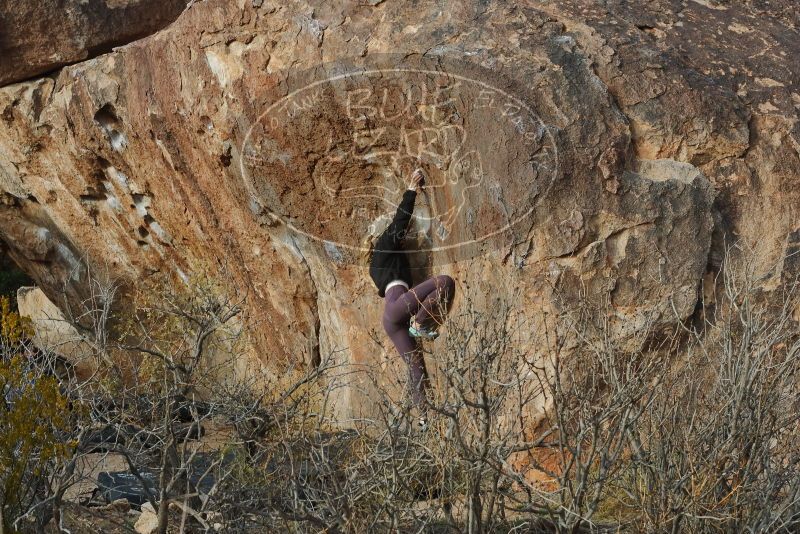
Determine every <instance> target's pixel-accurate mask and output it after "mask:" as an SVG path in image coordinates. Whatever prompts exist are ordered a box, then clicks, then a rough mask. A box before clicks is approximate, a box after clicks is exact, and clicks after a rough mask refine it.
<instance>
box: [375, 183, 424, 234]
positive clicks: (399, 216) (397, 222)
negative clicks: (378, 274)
mask: <svg viewBox="0 0 800 534" xmlns="http://www.w3.org/2000/svg"><path fill="white" fill-rule="evenodd" d="M424 181H425V175H424V173H423V172H422V170H421V169H417V170H415V171H414V173H413V174H412V175H411V182H410V183H409V185H408V189H406V191H405V192H404V193H403V200H402V201H401V202H400V205H399V206H398V207H397V211H396V212H395V214H394V218H393V219H392V222H391V223H390V224H389V227H388V228H386V230H385V231H384V232H383V234H382V235H381V237H380V238H379V239H378V242H377V243H376V244H375V249H376V250H399V249H401V248H402V247H403V239H404V238H405V236H406V233H407V232H408V225H409V224H410V223H411V217H412V215H413V214H414V202H415V201H416V199H417V191H416V189H417V187H421V186H422V184H423V183H424Z"/></svg>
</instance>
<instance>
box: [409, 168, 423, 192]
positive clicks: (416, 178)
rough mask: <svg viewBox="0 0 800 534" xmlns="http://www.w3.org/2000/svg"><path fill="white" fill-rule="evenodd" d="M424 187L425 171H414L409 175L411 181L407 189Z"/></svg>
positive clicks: (419, 169)
mask: <svg viewBox="0 0 800 534" xmlns="http://www.w3.org/2000/svg"><path fill="white" fill-rule="evenodd" d="M424 185H425V171H423V170H422V169H421V168H417V169H414V172H413V173H411V181H410V182H409V184H408V188H409V189H416V188H418V187H419V188H422V187H423V186H424Z"/></svg>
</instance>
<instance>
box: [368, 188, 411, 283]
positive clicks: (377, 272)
mask: <svg viewBox="0 0 800 534" xmlns="http://www.w3.org/2000/svg"><path fill="white" fill-rule="evenodd" d="M416 198H417V192H416V191H414V190H411V189H408V190H406V192H405V193H403V200H402V201H401V202H400V205H399V206H398V207H397V211H396V212H395V214H394V218H393V219H392V222H391V223H390V224H389V226H388V227H387V228H386V230H384V232H383V233H382V234H381V236H380V237H379V238H378V241H377V242H376V243H375V248H374V250H373V252H372V261H371V262H370V265H369V275H370V276H371V277H372V280H373V281H374V282H375V285H376V286H377V287H378V295H380V296H381V297H383V296H384V295H385V291H386V286H387V284H389V282H391V281H392V280H402V281H404V282H405V283H407V284H408V287H411V268H410V266H409V263H408V256H407V254H406V253H405V251H404V249H403V239H404V238H405V236H406V233H407V232H408V225H409V223H410V222H411V216H412V214H413V213H414V201H415V200H416Z"/></svg>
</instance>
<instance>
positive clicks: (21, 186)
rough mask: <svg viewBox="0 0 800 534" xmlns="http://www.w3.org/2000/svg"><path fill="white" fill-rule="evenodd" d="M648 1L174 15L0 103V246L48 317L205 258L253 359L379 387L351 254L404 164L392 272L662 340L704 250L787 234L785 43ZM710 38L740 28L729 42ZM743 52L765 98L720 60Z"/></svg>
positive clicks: (793, 154)
mask: <svg viewBox="0 0 800 534" xmlns="http://www.w3.org/2000/svg"><path fill="white" fill-rule="evenodd" d="M673 3H675V2H673ZM673 3H670V2H666V1H665V2H661V4H664V5H663V6H661V5H659V6H656V7H653V8H652V13H651V14H650V15H648V14H647V13H648V12H647V11H645V12H643V13H639V14H637V17H644V18H642V20H641V21H638V19H637V21H638V22H630V21H629V19H627V18H624V17H623V15H624V13H622V12H620V13H619V14H618V13H617V12H616V11H615V9H616V8H614V7H613V6H611V8H608V9H606V8H603V9H602V10H601V9H600V7H598V6H597V5H595V4H594V3H593V2H589V1H588V0H583V1H580V2H578V1H576V2H572V3H570V2H559V3H543V4H541V5H539V4H532V5H531V6H530V7H526V6H520V7H516V8H512V7H508V6H506V5H505V4H503V3H488V4H486V3H475V4H474V5H473V4H468V3H458V4H456V5H452V6H450V5H448V6H447V8H446V9H445V8H443V7H441V5H440V4H437V3H434V2H418V3H415V4H413V6H412V5H411V4H407V3H404V2H384V3H379V4H378V5H376V6H363V5H358V3H356V2H346V3H336V4H335V5H331V4H330V3H325V2H303V1H290V2H281V3H277V2H268V1H264V2H260V1H258V2H251V1H246V2H245V1H241V2H228V1H222V0H207V1H205V2H201V3H198V4H196V5H194V6H192V7H191V8H190V9H189V10H188V11H187V12H186V13H184V14H183V15H182V16H181V17H180V18H179V19H178V20H177V21H176V22H175V23H174V24H172V25H171V26H170V27H169V28H167V29H166V30H164V31H162V32H160V33H158V34H156V35H154V36H152V37H149V38H147V39H144V40H142V41H138V42H136V43H132V44H130V45H128V46H125V47H122V48H121V49H119V50H117V51H115V52H113V53H111V54H108V55H104V56H101V57H98V58H96V59H92V60H90V61H86V62H83V63H80V64H77V65H74V66H71V67H67V68H64V69H63V70H62V71H61V72H60V73H59V75H58V76H57V77H55V78H45V79H41V80H35V81H31V82H26V83H23V84H18V85H14V86H9V87H6V88H4V89H2V90H0V117H2V119H0V190H3V191H5V195H4V196H3V203H2V205H0V221H2V224H0V238H2V239H3V240H4V241H5V242H6V243H8V245H9V248H10V253H11V254H13V257H14V258H15V260H16V261H17V262H18V263H19V264H20V265H21V266H23V267H24V268H26V269H27V270H28V272H29V273H30V274H31V275H33V276H34V277H35V278H36V280H37V282H39V283H40V284H41V286H42V288H43V289H44V291H45V293H47V294H48V296H50V297H51V298H52V299H53V300H54V301H56V302H63V298H65V297H64V296H63V293H64V291H63V290H64V288H65V287H66V298H69V299H79V298H80V297H81V295H82V294H83V293H84V291H85V284H86V281H85V276H84V275H83V274H82V273H81V270H80V265H81V264H82V263H84V262H85V261H89V262H90V263H92V264H93V265H100V266H103V268H104V269H106V268H107V269H108V270H109V271H110V272H111V273H112V274H113V275H115V276H117V277H120V278H122V279H124V280H127V281H128V282H129V283H146V282H147V280H148V279H149V277H150V276H151V275H153V274H155V273H158V272H161V273H171V274H172V275H174V277H175V279H176V280H180V279H186V278H187V277H189V276H191V275H192V273H193V270H197V269H212V270H216V269H219V267H220V266H222V265H224V266H225V268H226V269H227V270H228V271H229V272H231V273H232V274H233V276H234V278H235V280H236V282H237V285H238V286H239V288H240V290H241V291H242V292H243V293H244V292H246V293H247V294H248V297H249V307H250V309H249V310H248V311H249V314H250V316H251V317H252V318H253V319H254V320H255V321H257V323H258V324H259V328H258V329H257V331H256V335H255V336H254V339H253V350H252V354H250V355H249V356H248V358H250V361H251V362H252V363H254V364H256V365H263V366H266V367H269V366H274V365H275V363H276V362H278V361H282V360H285V359H288V360H289V361H295V362H303V363H306V364H313V363H314V362H315V361H318V359H319V357H320V356H319V355H320V354H326V353H329V352H334V351H337V352H336V353H337V357H339V358H340V359H341V360H342V361H343V362H344V363H347V364H349V365H352V366H356V367H357V366H359V365H361V364H364V365H368V366H372V367H370V368H371V369H373V371H372V372H373V373H375V372H381V371H380V369H381V367H379V365H380V364H381V363H382V362H385V361H386V359H387V358H389V357H391V358H392V359H393V360H395V358H394V353H393V348H392V347H391V345H390V344H389V343H388V340H386V339H385V335H384V334H383V332H382V330H381V326H380V321H379V319H378V318H379V317H380V313H381V309H382V302H381V300H380V298H378V297H377V295H376V292H375V288H374V286H373V285H372V282H371V280H369V278H368V276H367V273H366V269H365V266H364V265H361V264H359V263H358V261H357V258H358V256H359V252H360V251H359V248H360V246H361V243H362V241H363V240H364V238H365V237H366V236H367V235H368V234H369V233H370V231H371V230H373V231H374V230H376V228H379V227H380V226H381V224H382V222H385V221H386V218H387V216H388V215H390V214H391V212H392V211H393V207H394V205H395V204H396V202H397V200H398V199H399V194H400V191H401V190H402V188H403V183H402V178H403V176H404V173H407V172H408V170H409V169H410V168H411V167H413V165H414V164H415V162H416V161H417V159H419V160H420V161H421V162H422V163H423V164H424V165H425V166H426V167H427V168H428V170H429V173H430V175H431V177H430V179H431V185H432V187H431V191H430V194H429V195H427V196H426V197H424V198H420V200H419V203H418V210H417V214H418V217H417V219H416V221H415V227H414V229H415V234H414V237H415V238H416V243H418V244H419V253H417V254H415V257H414V263H415V265H418V266H419V269H418V270H417V276H418V277H419V278H423V277H424V276H426V275H428V274H432V273H438V272H443V273H446V274H450V275H452V276H453V277H454V278H455V279H456V280H457V283H458V289H459V292H460V294H461V295H462V297H463V295H464V294H465V293H467V292H470V291H472V292H475V291H477V292H479V293H481V294H487V293H492V292H497V293H503V292H505V289H503V288H512V287H519V288H521V290H522V293H523V294H524V295H526V300H525V303H524V304H522V305H521V306H522V309H523V310H524V311H525V312H526V313H530V314H532V315H533V314H536V313H538V312H539V311H547V310H553V309H556V308H558V306H560V305H561V304H563V302H565V300H564V299H565V298H566V302H567V303H568V302H569V301H570V299H573V300H575V299H577V298H578V295H579V294H582V293H586V292H588V294H589V295H591V296H592V297H593V298H597V299H606V300H609V301H610V302H611V303H612V305H613V306H614V310H615V313H616V315H617V318H618V319H620V321H619V322H620V324H621V325H622V326H621V327H620V330H619V334H620V335H621V336H629V335H631V334H632V333H635V332H636V330H637V329H638V328H640V327H642V326H643V325H644V324H646V323H647V322H648V321H650V320H654V321H655V322H656V323H658V324H662V325H666V324H672V323H673V322H674V321H675V320H676V319H677V318H686V317H688V316H690V315H691V314H692V313H693V311H694V309H695V306H696V304H697V298H698V291H699V285H700V281H701V279H702V278H703V276H704V274H705V273H706V271H707V269H708V268H709V267H710V268H714V264H715V262H716V261H718V253H719V250H720V249H721V246H722V244H723V243H724V242H725V239H728V240H730V239H731V238H739V239H742V240H744V241H746V242H747V243H748V244H752V245H753V246H754V247H756V248H757V249H758V250H759V251H760V253H761V255H762V257H763V258H764V264H763V270H764V271H765V272H766V271H768V270H769V269H771V268H772V267H770V266H771V264H770V262H771V261H772V262H773V263H774V259H775V258H777V257H778V256H779V255H780V254H781V253H783V252H784V251H785V250H786V248H787V247H788V246H790V244H791V243H795V242H796V241H797V240H796V239H795V240H794V241H791V239H793V238H791V236H792V235H796V230H797V228H798V220H800V219H799V218H798V216H797V211H796V210H797V206H798V202H797V201H798V198H797V197H798V196H799V195H800V193H799V192H798V191H800V190H798V188H796V187H794V186H793V185H794V184H796V183H797V179H798V169H800V163H798V148H797V147H798V144H799V143H798V136H799V135H800V130H799V129H798V125H797V122H796V118H795V109H796V108H795V106H796V105H800V101H797V98H800V97H796V96H794V95H796V94H798V89H797V87H796V84H797V73H798V72H800V68H797V65H796V64H795V65H791V63H792V62H793V61H794V62H796V59H795V58H796V57H798V54H797V52H798V51H797V50H792V46H794V47H795V48H796V47H797V40H796V39H794V40H792V39H791V35H792V34H793V33H792V32H794V30H793V29H791V28H789V27H788V26H787V22H786V21H780V20H778V19H775V18H769V17H767V18H766V19H764V17H760V18H756V17H754V16H753V12H752V10H751V9H750V8H748V7H747V6H740V7H730V6H728V7H725V9H724V10H722V9H714V8H712V7H708V6H706V5H703V4H700V3H692V2H689V5H685V4H681V5H682V6H683V8H682V10H680V11H679V10H677V8H676V9H673V10H672V11H669V10H668V9H667V8H671V6H672V4H673ZM675 4H676V6H677V4H678V3H675ZM662 8H663V9H662ZM620 9H622V8H620ZM662 11H663V12H664V13H671V14H670V15H666V14H662ZM712 11H713V12H714V13H712ZM723 11H724V13H723ZM647 17H650V18H647ZM651 19H652V20H651ZM787 20H789V19H787ZM679 23H680V24H679ZM735 25H740V26H742V27H747V28H752V29H753V32H754V33H756V34H757V35H756V36H754V37H752V38H753V39H755V40H754V41H753V42H752V44H751V45H748V46H747V47H745V50H739V49H738V48H736V47H733V48H731V47H732V46H733V44H734V43H735V44H736V46H737V47H740V46H741V41H739V40H737V39H732V40H730V43H728V41H726V40H725V39H728V37H729V35H728V33H729V32H733V31H734V30H728V29H727V28H728V26H731V27H734V28H739V29H740V26H735ZM717 29H720V31H721V32H722V31H723V30H724V32H723V34H724V36H725V39H720V38H717V37H716V36H717V35H718V33H717V31H716V30H717ZM656 30H658V31H656ZM725 32H728V33H725ZM703 35H705V36H708V37H707V39H706V41H711V42H709V43H705V42H703V43H700V44H702V45H703V47H702V50H701V51H699V50H697V47H689V46H688V45H686V48H685V50H686V52H685V53H684V52H681V51H680V50H684V49H683V48H679V49H678V51H676V50H673V48H672V47H673V43H678V42H681V43H683V42H684V41H686V40H687V39H694V40H698V39H700V38H701V37H702V36H703ZM737 35H738V34H737ZM747 35H748V36H749V35H750V34H749V33H748V34H747ZM793 35H795V36H796V33H795V34H793ZM710 36H714V37H713V38H712V37H710ZM758 36H763V37H764V38H765V39H767V38H768V39H772V40H771V41H769V42H770V43H772V45H771V47H770V48H769V49H768V50H765V51H764V55H765V59H764V60H763V61H773V62H774V63H775V65H776V66H777V65H781V68H777V67H776V69H774V72H773V73H772V74H770V76H769V77H770V79H771V80H774V82H775V83H773V82H768V83H761V84H759V83H758V82H757V81H756V78H761V79H762V82H763V79H764V78H765V77H767V73H764V72H761V71H759V70H756V66H759V65H761V63H760V61H761V60H759V62H756V63H752V65H751V63H748V62H744V63H741V62H740V61H739V60H738V59H737V57H738V56H735V55H731V56H730V57H729V56H728V54H729V53H730V51H731V50H734V49H735V50H736V54H739V53H741V54H746V53H749V51H750V50H753V49H754V47H756V44H755V43H756V41H758V39H757V37H758ZM747 38H748V39H750V38H751V37H747ZM759 42H760V41H759ZM726 43H728V44H726ZM706 45H707V46H706ZM681 46H684V44H682V45H681ZM698 46H699V45H698ZM758 46H762V45H758ZM782 52H785V53H786V54H785V55H783V56H782V55H781V54H782ZM781 57H782V58H783V59H782V63H781ZM712 65H714V67H713V68H712ZM737 65H738V66H737ZM748 65H749V66H748ZM787 65H788V66H787ZM745 67H746V68H745ZM730 69H742V70H737V71H736V73H735V74H731V70H730ZM442 71H444V72H446V73H447V75H444V74H441V72H442ZM398 73H401V74H402V75H398ZM743 87H746V89H747V91H748V92H747V96H746V97H743V96H741V95H740V94H738V93H741V92H742V91H743V90H745V89H743ZM750 91H752V92H750ZM737 92H738V93H737ZM793 99H794V100H793ZM765 106H771V107H769V108H767V107H765ZM773 108H774V109H773ZM792 232H795V233H792ZM790 241H791V243H790ZM793 246H796V245H793ZM792 268H796V264H795V267H792V266H791V265H788V264H787V265H784V271H775V270H774V269H773V271H772V272H773V276H776V277H778V279H779V280H780V279H781V278H782V277H785V276H788V274H789V272H788V270H790V269H792ZM65 281H66V284H65ZM554 292H557V293H558V294H559V295H560V297H559V299H558V300H556V298H555V296H554ZM459 302H463V298H461V301H457V302H456V307H457V306H458V305H459ZM557 302H558V303H557ZM676 314H677V316H676ZM532 334H535V332H532ZM376 341H378V343H376ZM381 343H382V344H381ZM340 349H341V352H338V351H339V350H340ZM243 358H244V356H243ZM356 367H354V368H356ZM374 369H378V371H375V370H374ZM340 391H341V392H342V393H341V395H340V398H339V399H337V400H338V401H339V403H340V407H341V409H342V410H343V411H342V413H343V414H350V413H357V412H359V410H360V409H361V408H362V407H364V408H367V409H368V400H369V398H370V393H369V385H368V380H364V384H363V387H361V386H358V387H351V388H343V389H341V390H340Z"/></svg>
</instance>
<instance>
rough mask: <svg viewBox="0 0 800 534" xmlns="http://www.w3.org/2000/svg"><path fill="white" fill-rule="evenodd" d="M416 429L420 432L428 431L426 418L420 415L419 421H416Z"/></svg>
mask: <svg viewBox="0 0 800 534" xmlns="http://www.w3.org/2000/svg"><path fill="white" fill-rule="evenodd" d="M417 429H418V430H419V432H420V434H422V433H424V432H427V431H428V420H427V419H425V418H424V417H420V418H419V421H418V422H417Z"/></svg>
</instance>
